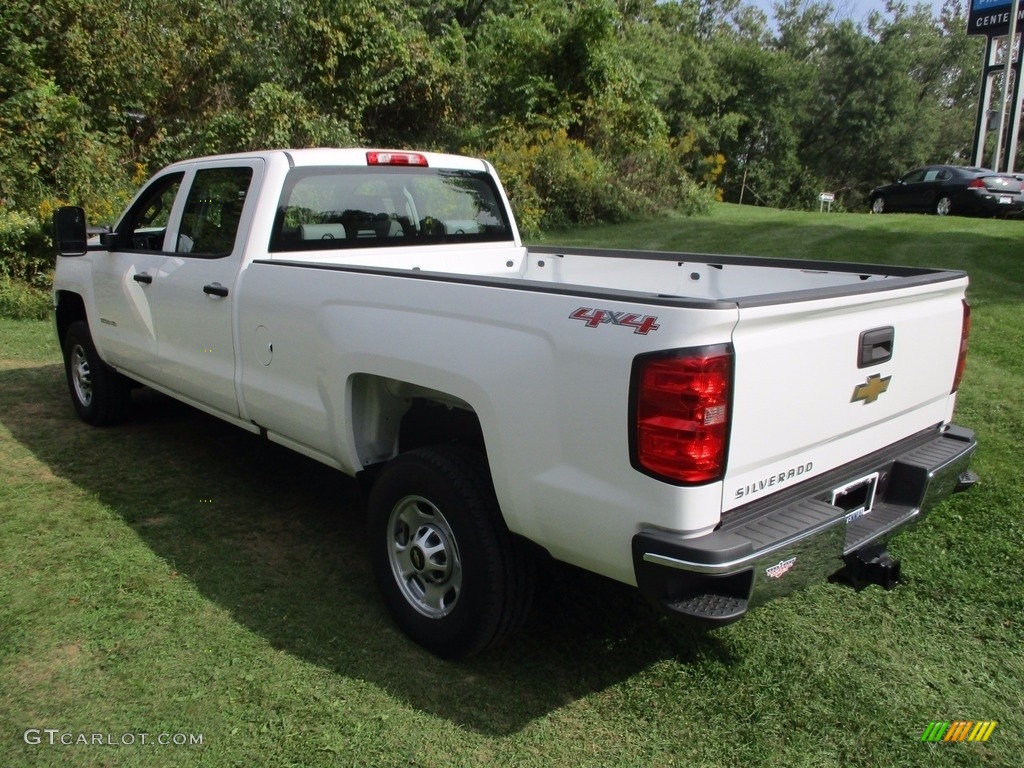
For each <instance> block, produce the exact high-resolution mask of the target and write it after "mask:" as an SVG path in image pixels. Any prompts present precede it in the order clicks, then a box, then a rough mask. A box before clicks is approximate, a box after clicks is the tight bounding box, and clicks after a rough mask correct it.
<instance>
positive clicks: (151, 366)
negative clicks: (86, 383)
mask: <svg viewBox="0 0 1024 768" xmlns="http://www.w3.org/2000/svg"><path fill="white" fill-rule="evenodd" d="M184 178H185V173H184V172H183V171H176V172H173V173H166V174H163V175H161V176H157V177H156V178H154V179H153V180H152V181H151V182H150V183H149V184H148V185H147V186H146V187H145V188H143V189H142V191H141V192H140V193H139V194H138V195H137V196H136V198H135V200H134V201H133V202H132V204H131V205H130V206H129V208H128V210H127V211H126V212H125V215H124V216H122V217H121V220H120V221H119V222H118V225H117V228H116V230H115V231H114V232H112V233H110V234H109V235H105V236H104V238H105V241H104V242H105V244H106V246H107V250H97V251H95V257H94V258H93V260H92V265H93V292H94V307H95V312H94V313H93V316H90V318H89V321H90V332H91V333H92V337H93V340H94V341H95V343H96V347H97V349H99V351H100V354H101V355H102V356H103V359H104V360H105V361H106V362H108V363H109V364H111V365H113V366H114V367H115V368H117V369H118V370H120V371H123V372H125V373H127V374H129V375H131V376H134V377H135V378H140V379H146V378H150V377H152V376H153V374H154V372H155V371H156V369H157V359H158V353H157V329H156V317H155V314H154V307H153V303H152V300H153V282H154V280H155V279H156V276H157V274H158V273H159V272H160V270H161V269H162V266H163V263H164V260H165V259H166V254H167V251H166V247H167V246H166V245H165V242H166V241H167V240H168V232H167V228H168V225H169V223H170V222H171V217H172V213H173V210H174V204H175V201H176V200H177V198H178V193H179V191H180V190H181V185H182V182H183V180H184Z"/></svg>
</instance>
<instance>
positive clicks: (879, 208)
mask: <svg viewBox="0 0 1024 768" xmlns="http://www.w3.org/2000/svg"><path fill="white" fill-rule="evenodd" d="M871 212H872V213H885V198H884V197H881V196H879V197H876V198H875V199H874V200H872V201H871Z"/></svg>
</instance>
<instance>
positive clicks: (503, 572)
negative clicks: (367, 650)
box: [368, 445, 535, 659]
mask: <svg viewBox="0 0 1024 768" xmlns="http://www.w3.org/2000/svg"><path fill="white" fill-rule="evenodd" d="M368 507H369V520H368V525H369V539H370V547H371V551H370V560H371V564H372V566H373V572H374V577H375V578H376V581H377V585H378V587H379V588H380V591H381V594H382V595H383V597H384V601H385V603H386V604H387V607H388V610H389V611H390V613H391V616H392V618H393V619H394V620H395V623H396V624H398V626H399V627H400V628H401V629H402V631H403V632H405V633H406V634H407V635H409V636H410V637H411V638H412V639H413V640H415V641H416V642H417V643H419V644H420V645H422V646H423V647H425V648H426V649H427V650H429V651H431V652H433V653H435V654H437V655H438V656H441V657H443V658H448V659H456V658H462V657H465V656H469V655H471V654H474V653H478V652H479V651H482V650H484V649H485V648H487V647H488V646H490V645H493V644H494V643H496V642H499V641H500V640H502V639H503V638H504V637H505V636H507V635H508V634H509V633H511V632H512V631H513V630H515V629H516V628H518V626H519V625H520V624H521V623H522V621H523V619H524V618H525V617H526V613H527V610H528V608H529V604H530V601H531V599H532V596H533V584H534V579H535V574H534V561H533V556H532V555H533V553H532V552H531V551H530V549H529V545H528V544H527V543H526V542H524V541H522V540H520V539H518V538H517V537H515V536H514V535H513V534H511V533H510V532H509V530H508V528H507V527H506V526H505V523H504V521H503V520H502V518H501V513H500V511H499V509H498V504H497V500H496V498H495V496H494V489H493V487H492V485H491V480H490V474H489V472H488V471H487V465H486V463H485V461H484V460H483V457H482V456H480V454H479V453H477V452H476V451H473V450H471V449H467V448H464V447H462V446H458V445H445V446H436V447H432V448H421V449H419V450H416V451H410V452H409V453H405V454H402V455H400V456H398V457H397V458H395V459H393V460H392V461H391V463H390V464H388V465H387V466H386V467H385V468H384V469H383V470H382V472H381V474H380V476H379V477H378V478H377V481H376V482H375V484H374V487H373V491H372V492H371V494H370V500H369V504H368Z"/></svg>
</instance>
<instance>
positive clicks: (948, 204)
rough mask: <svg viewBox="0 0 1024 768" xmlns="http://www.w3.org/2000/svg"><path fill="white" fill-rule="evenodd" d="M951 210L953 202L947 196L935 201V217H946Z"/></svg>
mask: <svg viewBox="0 0 1024 768" xmlns="http://www.w3.org/2000/svg"><path fill="white" fill-rule="evenodd" d="M952 210H953V201H952V200H950V199H949V195H941V196H939V199H938V200H936V201H935V214H936V215H937V216H948V215H949V214H950V213H951V212H952Z"/></svg>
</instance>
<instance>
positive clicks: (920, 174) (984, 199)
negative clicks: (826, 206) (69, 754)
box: [870, 165, 1024, 216]
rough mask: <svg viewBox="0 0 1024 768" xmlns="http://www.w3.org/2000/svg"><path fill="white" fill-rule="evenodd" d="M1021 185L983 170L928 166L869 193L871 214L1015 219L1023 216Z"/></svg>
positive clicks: (1017, 181) (1023, 206) (1006, 176)
mask: <svg viewBox="0 0 1024 768" xmlns="http://www.w3.org/2000/svg"><path fill="white" fill-rule="evenodd" d="M1021 184H1022V182H1021V180H1020V179H1018V178H1017V177H1015V176H1012V175H1010V174H1008V173H996V172H995V171H989V170H986V169H984V168H964V167H961V166H958V165H929V166H926V167H924V168H918V169H916V170H913V171H911V172H910V173H908V174H907V175H906V176H904V177H903V178H901V179H900V180H899V181H895V182H893V183H892V184H886V185H885V186H884V187H875V189H873V190H871V198H870V199H871V212H872V213H889V212H892V211H908V212H920V213H934V214H937V215H939V216H946V215H948V214H951V213H955V214H961V215H965V216H970V215H974V216H1008V215H1014V216H1015V215H1020V214H1021V213H1024V194H1022V192H1021Z"/></svg>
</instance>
